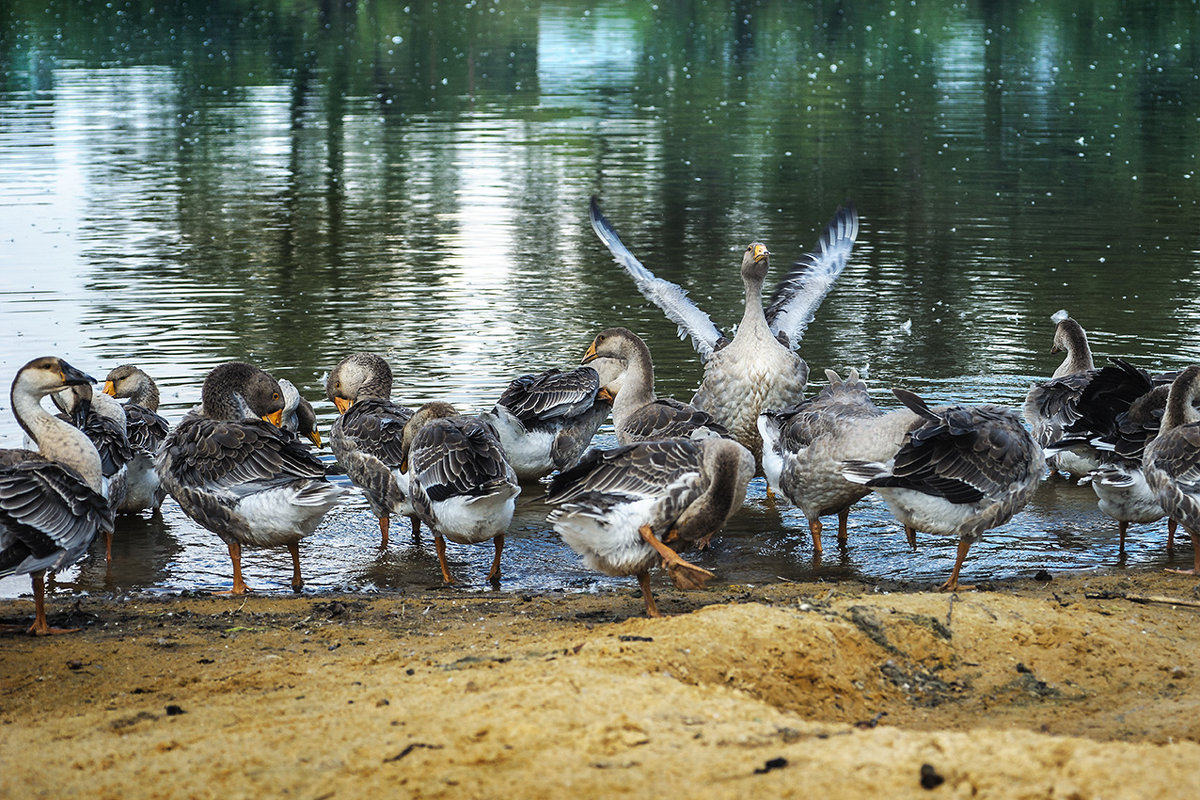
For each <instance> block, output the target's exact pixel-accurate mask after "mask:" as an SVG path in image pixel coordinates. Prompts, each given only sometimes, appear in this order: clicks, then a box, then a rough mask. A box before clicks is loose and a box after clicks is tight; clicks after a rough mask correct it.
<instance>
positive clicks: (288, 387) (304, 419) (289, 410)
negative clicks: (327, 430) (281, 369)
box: [279, 378, 321, 448]
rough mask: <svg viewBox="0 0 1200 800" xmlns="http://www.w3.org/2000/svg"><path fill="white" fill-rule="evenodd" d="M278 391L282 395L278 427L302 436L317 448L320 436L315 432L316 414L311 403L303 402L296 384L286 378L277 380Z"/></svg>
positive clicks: (319, 443)
mask: <svg viewBox="0 0 1200 800" xmlns="http://www.w3.org/2000/svg"><path fill="white" fill-rule="evenodd" d="M279 389H280V391H281V392H282V393H283V418H282V421H281V422H280V427H281V428H283V429H284V430H285V431H291V432H292V433H295V434H297V435H299V436H303V437H304V438H306V439H308V440H309V441H310V442H312V443H313V445H314V446H315V447H318V448H319V447H320V446H321V434H320V432H319V431H317V414H316V412H315V411H313V407H312V403H310V402H308V401H307V400H305V399H304V397H303V396H302V395H301V394H300V390H299V389H297V388H296V384H294V383H292V382H291V381H289V380H288V379H287V378H280V379H279Z"/></svg>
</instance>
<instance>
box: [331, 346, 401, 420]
mask: <svg viewBox="0 0 1200 800" xmlns="http://www.w3.org/2000/svg"><path fill="white" fill-rule="evenodd" d="M325 396H326V397H328V398H329V401H330V402H332V403H333V404H334V405H335V406H337V410H338V413H339V414H345V413H346V411H347V410H348V409H349V408H350V406H352V405H354V404H355V403H356V402H358V401H359V400H366V399H368V398H372V399H376V400H387V399H388V398H390V397H391V396H392V368H391V367H389V366H388V363H387V361H385V360H384V359H383V358H382V357H381V356H377V355H375V354H374V353H351V354H350V355H348V356H346V357H345V358H343V359H342V360H341V361H339V362H338V365H337V366H336V367H334V368H333V371H332V372H330V373H329V377H328V378H326V379H325Z"/></svg>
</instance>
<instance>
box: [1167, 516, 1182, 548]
mask: <svg viewBox="0 0 1200 800" xmlns="http://www.w3.org/2000/svg"><path fill="white" fill-rule="evenodd" d="M1178 527H1179V523H1178V522H1176V521H1175V520H1173V519H1171V518H1170V517H1167V552H1168V553H1169V552H1171V551H1172V550H1174V549H1175V529H1176V528H1178Z"/></svg>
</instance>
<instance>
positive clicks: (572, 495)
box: [546, 438, 754, 617]
mask: <svg viewBox="0 0 1200 800" xmlns="http://www.w3.org/2000/svg"><path fill="white" fill-rule="evenodd" d="M753 475H754V457H753V456H752V455H751V454H750V451H749V450H747V449H746V448H744V447H742V446H741V445H740V444H738V443H737V442H735V441H733V440H731V439H703V440H699V441H693V440H689V439H678V438H677V439H667V440H662V441H656V442H643V443H640V444H632V445H626V446H624V447H618V448H615V449H611V450H590V451H588V453H587V454H585V455H584V457H583V458H582V459H581V460H580V462H579V464H578V465H576V466H575V467H573V468H572V469H569V470H567V471H565V472H561V473H559V474H558V475H556V476H555V477H554V479H553V480H552V481H551V483H550V489H549V492H548V493H547V495H546V502H547V503H549V504H551V505H555V506H557V508H555V509H554V510H553V511H551V512H550V514H549V516H548V517H547V521H548V522H549V523H550V524H551V525H552V526H553V527H554V530H555V531H557V532H558V534H559V535H560V536H561V537H562V538H563V541H565V542H566V543H567V545H568V546H570V548H571V549H572V550H574V551H575V552H576V553H578V554H579V555H581V556H582V557H583V560H584V564H585V565H587V567H588V568H589V569H594V570H598V571H600V572H603V573H605V574H607V575H636V576H637V579H638V584H639V585H640V586H641V589H642V599H643V601H644V602H645V605H646V614H647V615H648V616H651V617H657V616H660V614H659V611H658V607H657V605H656V604H655V602H654V595H653V593H652V592H651V589H650V568H651V567H653V566H655V565H656V564H660V563H661V564H662V565H663V566H664V567H665V569H666V570H667V573H668V575H670V577H671V579H672V581H673V582H674V583H675V585H676V586H678V587H680V588H685V589H687V588H699V587H701V586H703V585H704V583H705V581H707V580H708V579H709V578H712V577H713V574H712V573H711V572H709V571H708V570H706V569H703V568H701V567H697V566H696V565H694V564H691V563H689V562H687V561H685V560H684V559H683V558H681V557H680V556H679V554H678V552H677V551H679V550H686V549H687V548H688V547H691V546H696V547H698V548H700V549H703V548H704V547H705V546H707V544H708V541H709V539H710V538H711V537H712V535H713V534H714V533H716V532H717V531H718V530H720V529H721V528H722V527H724V525H725V522H726V521H727V520H728V519H729V517H730V516H731V515H732V514H733V513H734V512H735V511H737V510H738V509H739V508H741V507H742V504H743V503H744V502H745V499H746V485H747V484H748V483H749V481H750V478H751V477H753Z"/></svg>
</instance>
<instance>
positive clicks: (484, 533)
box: [404, 402, 521, 584]
mask: <svg viewBox="0 0 1200 800" xmlns="http://www.w3.org/2000/svg"><path fill="white" fill-rule="evenodd" d="M404 453H405V465H406V467H407V469H406V471H407V473H408V476H409V492H410V495H411V499H412V505H413V509H414V510H415V511H416V512H417V514H418V515H419V516H420V517H421V519H422V520H423V521H424V522H425V524H426V525H428V526H429V528H430V530H432V531H433V543H434V547H435V548H436V549H437V555H438V564H439V566H440V567H441V569H442V581H443V582H444V583H455V580H454V577H453V576H452V575H451V574H450V569H449V567H448V566H447V565H446V542H445V540H446V539H449V540H450V541H452V542H455V543H456V544H476V543H478V542H486V541H487V540H488V539H491V540H492V547H493V549H494V551H495V555H494V557H493V558H492V568H491V570H489V571H488V574H487V578H488V580H489V581H491V582H492V583H493V584H495V583H497V582H498V581H499V580H500V554H501V553H502V552H503V551H504V532H505V531H506V530H507V529H508V524H509V523H510V522H512V518H513V511H514V509H515V508H516V498H517V495H518V494H520V492H521V486H520V484H519V483H518V482H517V474H516V472H515V471H514V470H513V468H512V465H510V464H509V463H508V460H507V459H506V457H505V455H504V450H503V448H501V447H500V439H499V438H498V437H497V436H496V430H495V428H493V427H492V426H491V424H490V423H489V422H487V421H485V420H482V419H480V418H479V417H468V416H462V415H460V414H458V413H457V412H456V411H455V409H454V406H452V405H450V404H449V403H442V402H433V403H426V404H425V405H423V406H421V407H420V408H418V409H417V410H416V412H415V413H414V414H413V415H412V419H410V420H409V421H408V424H407V425H405V426H404Z"/></svg>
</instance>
